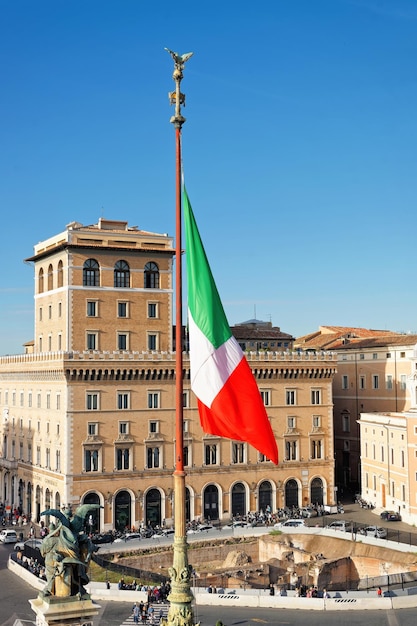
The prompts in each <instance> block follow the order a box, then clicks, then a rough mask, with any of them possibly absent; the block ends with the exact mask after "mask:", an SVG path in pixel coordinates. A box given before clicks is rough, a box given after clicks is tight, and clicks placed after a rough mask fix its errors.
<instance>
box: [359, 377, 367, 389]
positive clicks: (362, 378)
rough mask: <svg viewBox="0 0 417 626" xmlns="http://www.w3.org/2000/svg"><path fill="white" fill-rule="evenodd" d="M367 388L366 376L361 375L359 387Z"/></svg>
mask: <svg viewBox="0 0 417 626" xmlns="http://www.w3.org/2000/svg"><path fill="white" fill-rule="evenodd" d="M365 388H366V376H359V389H365Z"/></svg>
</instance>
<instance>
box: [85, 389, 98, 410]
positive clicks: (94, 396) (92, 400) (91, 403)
mask: <svg viewBox="0 0 417 626" xmlns="http://www.w3.org/2000/svg"><path fill="white" fill-rule="evenodd" d="M86 401H87V411H98V393H96V392H93V393H89V392H87V395H86Z"/></svg>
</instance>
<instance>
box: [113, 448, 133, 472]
mask: <svg viewBox="0 0 417 626" xmlns="http://www.w3.org/2000/svg"><path fill="white" fill-rule="evenodd" d="M129 464H130V450H129V448H116V469H117V470H128V469H129Z"/></svg>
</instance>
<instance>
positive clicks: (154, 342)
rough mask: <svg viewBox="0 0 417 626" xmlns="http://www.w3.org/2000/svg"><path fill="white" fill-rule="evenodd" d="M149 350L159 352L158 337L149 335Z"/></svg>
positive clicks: (152, 334) (153, 334)
mask: <svg viewBox="0 0 417 626" xmlns="http://www.w3.org/2000/svg"><path fill="white" fill-rule="evenodd" d="M148 350H158V335H157V334H155V333H148Z"/></svg>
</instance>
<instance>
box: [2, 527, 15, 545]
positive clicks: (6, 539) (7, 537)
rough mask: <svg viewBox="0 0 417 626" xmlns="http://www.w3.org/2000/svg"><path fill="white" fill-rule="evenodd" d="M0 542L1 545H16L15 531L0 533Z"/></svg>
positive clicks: (5, 530)
mask: <svg viewBox="0 0 417 626" xmlns="http://www.w3.org/2000/svg"><path fill="white" fill-rule="evenodd" d="M0 541H1V542H2V543H17V533H16V531H15V530H7V529H4V530H2V531H1V532H0Z"/></svg>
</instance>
